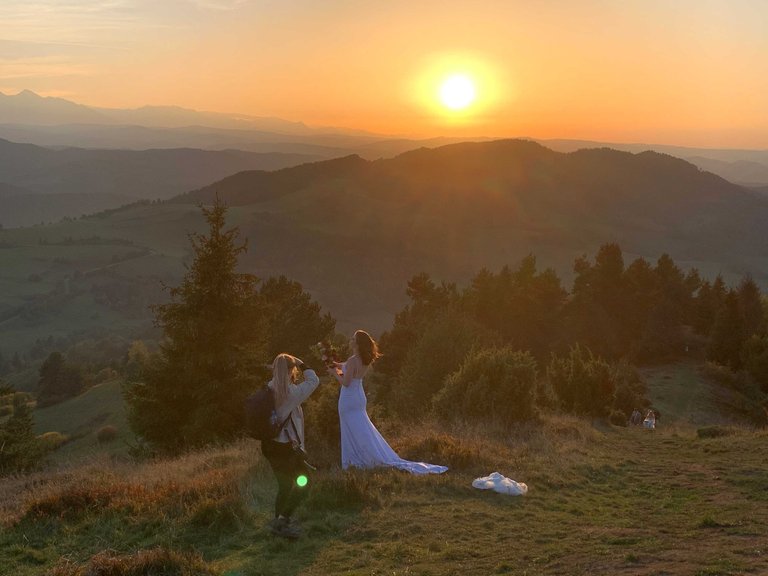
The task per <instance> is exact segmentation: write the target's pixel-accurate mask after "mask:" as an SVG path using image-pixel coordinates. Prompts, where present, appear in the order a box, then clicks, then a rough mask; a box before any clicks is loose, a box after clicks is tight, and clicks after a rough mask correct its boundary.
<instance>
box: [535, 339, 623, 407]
mask: <svg viewBox="0 0 768 576" xmlns="http://www.w3.org/2000/svg"><path fill="white" fill-rule="evenodd" d="M547 378H548V379H549V381H550V383H551V384H552V389H553V390H554V391H555V394H556V395H557V398H558V400H559V401H560V406H561V407H562V408H563V409H564V410H566V411H567V412H574V413H577V414H585V415H589V416H607V415H608V413H609V410H610V407H611V405H612V404H613V395H614V392H615V390H616V382H615V379H616V377H615V374H614V373H613V371H612V370H611V366H610V365H609V364H608V363H607V362H606V361H604V360H603V359H602V358H600V357H599V356H597V357H596V356H594V355H593V354H592V352H591V351H590V350H589V349H587V348H581V347H580V346H578V345H576V346H575V347H573V348H571V351H570V353H569V355H568V356H565V357H557V356H555V355H553V356H552V360H551V362H550V363H549V366H548V367H547Z"/></svg>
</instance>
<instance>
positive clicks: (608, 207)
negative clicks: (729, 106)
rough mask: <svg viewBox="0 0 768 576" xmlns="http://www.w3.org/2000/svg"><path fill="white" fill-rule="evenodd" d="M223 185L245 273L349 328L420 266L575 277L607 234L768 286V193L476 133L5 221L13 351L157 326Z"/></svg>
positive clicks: (451, 271) (666, 162)
mask: <svg viewBox="0 0 768 576" xmlns="http://www.w3.org/2000/svg"><path fill="white" fill-rule="evenodd" d="M2 190H3V189H2V188H0V194H3V192H2ZM11 192H13V189H11ZM217 194H218V195H219V197H220V198H221V199H223V201H224V202H226V203H227V204H229V205H230V211H229V216H228V223H229V224H230V225H237V226H238V227H239V228H240V231H241V236H242V237H246V238H248V244H249V251H248V252H247V253H246V254H244V255H243V257H242V259H241V268H242V269H243V270H247V271H250V272H253V273H255V274H256V275H257V276H259V277H262V278H265V277H268V276H273V275H277V274H286V275H288V276H289V277H291V278H294V279H296V280H298V281H300V282H301V283H302V284H303V285H304V287H305V288H306V289H307V290H309V291H310V292H311V293H312V295H313V296H314V297H315V298H317V299H318V301H319V302H320V303H321V304H322V305H323V306H324V307H325V309H327V310H328V311H330V312H331V313H332V314H333V315H334V316H335V317H336V318H337V319H338V321H339V328H340V329H341V330H349V329H352V328H355V327H365V328H369V329H370V330H372V331H374V332H375V333H379V332H380V331H382V330H385V329H387V328H388V327H390V326H391V322H392V319H393V317H394V314H395V313H396V312H397V311H398V310H399V309H400V308H401V307H402V306H403V304H404V303H405V301H406V296H405V288H406V283H407V281H408V279H409V278H411V277H412V276H413V275H414V274H417V273H420V272H427V273H429V274H431V275H433V277H435V278H437V279H440V280H449V281H457V282H465V281H466V280H467V279H469V278H470V277H471V276H473V275H474V274H476V273H477V271H478V270H480V269H481V268H482V267H487V268H490V269H494V270H497V269H498V268H499V267H501V266H503V265H505V264H511V265H516V264H517V263H518V262H519V261H520V259H521V258H523V257H524V256H526V255H527V254H530V253H532V254H534V255H536V257H537V259H538V262H539V265H540V266H541V267H552V268H554V269H555V270H556V271H557V273H558V274H559V275H560V276H561V278H562V279H563V280H564V282H565V283H566V285H567V284H568V283H569V282H570V279H571V274H572V266H573V261H574V259H575V258H576V257H578V256H580V255H583V254H588V255H593V254H594V253H595V251H596V250H597V249H598V247H599V246H600V245H601V244H604V243H606V242H617V243H619V245H620V246H621V247H622V249H623V250H624V252H625V259H626V261H627V262H629V261H630V260H631V259H633V258H635V257H637V256H643V257H645V258H648V259H649V260H652V261H654V260H655V259H656V258H658V256H660V255H661V254H662V253H665V252H666V253H669V254H670V255H671V256H672V258H673V259H674V260H675V261H676V263H678V265H680V266H682V267H685V268H688V267H696V268H698V269H699V270H700V271H701V273H702V274H703V275H704V276H706V277H709V278H713V277H714V276H715V275H716V274H718V273H722V274H723V275H724V276H725V279H726V281H727V282H730V283H733V282H736V281H737V280H738V279H739V278H740V277H741V275H743V274H745V273H750V274H752V276H753V277H754V278H755V280H756V281H757V282H758V283H759V284H760V285H761V287H762V288H763V289H766V288H768V236H766V234H765V232H764V231H765V228H766V224H768V198H766V197H765V196H763V195H761V194H759V193H756V192H752V191H749V190H747V189H745V188H743V187H740V186H737V185H734V184H732V183H730V182H727V181H726V180H724V179H722V178H720V177H718V176H716V175H713V174H711V173H708V172H704V171H702V170H700V169H699V168H697V167H696V166H694V165H692V164H690V163H688V162H685V161H683V160H680V159H678V158H675V157H672V156H669V155H665V154H659V153H656V152H642V153H638V154H632V153H629V152H621V151H616V150H611V149H592V150H580V151H577V152H571V153H561V152H556V151H553V150H550V149H548V148H545V147H543V146H541V145H539V144H536V143H534V142H531V141H523V140H501V141H493V142H481V143H463V144H455V145H449V146H443V147H440V148H436V149H426V148H425V149H419V150H414V151H410V152H407V153H404V154H401V155H399V156H397V157H395V158H392V159H381V160H376V161H369V160H365V159H363V158H360V157H359V156H347V157H343V158H338V159H333V160H328V161H319V162H314V163H308V164H303V165H300V166H295V167H290V168H284V169H280V170H276V171H270V172H267V171H244V172H240V173H238V174H235V175H233V176H229V177H227V178H224V179H222V180H221V181H218V182H216V183H214V184H211V185H208V186H203V187H201V188H197V189H196V190H192V191H189V192H187V193H184V194H182V195H179V196H176V197H174V198H173V199H171V200H169V201H166V202H162V203H153V204H147V205H134V206H130V207H125V208H122V209H118V210H113V211H110V212H105V213H101V214H95V215H92V216H88V217H84V218H82V219H79V220H77V221H70V222H61V223H58V224H55V225H50V226H44V227H37V228H35V229H18V230H5V231H0V270H1V271H2V272H1V273H0V284H2V286H3V287H4V289H3V291H0V324H2V328H3V329H2V330H0V349H4V350H6V351H7V350H14V349H23V347H24V346H26V345H31V343H32V342H34V339H35V338H36V337H40V336H42V337H47V336H46V335H47V334H57V335H62V337H63V335H71V336H72V335H77V337H85V336H84V335H87V334H91V333H93V332H94V331H98V330H102V331H109V333H114V334H117V333H123V332H125V331H128V330H129V329H130V330H134V331H135V330H137V329H138V327H141V326H149V325H150V317H149V312H148V311H147V305H148V304H151V303H153V302H158V301H160V300H161V299H162V298H163V297H164V296H163V293H162V291H160V289H159V280H160V279H163V280H164V281H165V282H167V283H169V284H171V285H173V284H174V283H176V282H178V281H179V279H180V277H181V275H182V274H183V271H184V268H183V265H182V264H183V263H184V262H188V261H189V241H188V238H187V234H188V233H189V232H193V231H196V232H201V231H204V230H205V225H204V221H203V219H202V216H201V214H200V211H199V209H198V208H197V204H198V203H201V202H202V203H207V202H210V201H212V199H213V198H214V197H215V196H216V195H217ZM0 201H2V196H0ZM31 279H34V281H32V280H31ZM72 337H74V336H72ZM25 343H26V344H25Z"/></svg>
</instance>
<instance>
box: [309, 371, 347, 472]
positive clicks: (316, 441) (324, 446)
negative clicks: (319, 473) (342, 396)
mask: <svg viewBox="0 0 768 576" xmlns="http://www.w3.org/2000/svg"><path fill="white" fill-rule="evenodd" d="M321 378H323V377H322V376H321ZM304 418H305V426H304V430H305V431H306V434H305V436H306V444H307V453H308V455H309V460H310V462H312V463H314V464H319V465H332V464H337V463H339V462H341V448H340V445H339V442H340V438H341V431H340V429H339V385H338V384H337V383H336V382H322V383H321V384H320V386H319V387H318V389H317V390H315V392H314V393H313V394H312V396H310V397H309V400H307V402H306V403H305V406H304Z"/></svg>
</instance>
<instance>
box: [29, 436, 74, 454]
mask: <svg viewBox="0 0 768 576" xmlns="http://www.w3.org/2000/svg"><path fill="white" fill-rule="evenodd" d="M37 439H38V440H39V441H40V445H41V446H42V447H43V449H44V450H45V451H46V452H53V451H54V450H58V449H59V448H61V447H62V446H63V445H64V444H66V443H67V442H69V436H65V435H64V434H62V433H61V432H46V433H45V434H41V435H40V436H38V437H37Z"/></svg>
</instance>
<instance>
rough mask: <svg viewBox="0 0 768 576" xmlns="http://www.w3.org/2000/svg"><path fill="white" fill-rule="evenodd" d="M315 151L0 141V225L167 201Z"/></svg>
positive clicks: (299, 159)
mask: <svg viewBox="0 0 768 576" xmlns="http://www.w3.org/2000/svg"><path fill="white" fill-rule="evenodd" d="M316 158H317V156H312V155H307V154H283V153H261V154H260V153H253V152H243V151H239V150H226V151H220V152H216V151H210V150H193V149H155V150H143V151H132V150H87V149H82V148H64V149H50V148H42V147H40V146H34V145H31V144H17V143H14V142H9V141H7V140H2V139H0V207H2V210H0V224H3V225H4V226H6V227H8V226H29V225H32V224H39V223H40V222H49V221H56V220H58V219H60V218H62V217H65V216H72V217H74V216H79V215H81V214H83V213H88V212H95V211H99V210H105V209H107V208H115V207H118V206H121V205H123V204H127V203H129V202H135V201H136V200H140V199H166V198H170V197H171V196H174V195H177V194H180V193H182V192H185V191H187V190H189V189H191V188H197V187H199V186H202V185H204V184H208V183H210V182H212V181H215V180H217V179H219V178H223V177H225V176H228V175H230V174H233V173H236V172H239V171H241V170H252V169H262V170H274V169H277V168H284V167H286V166H295V165H297V164H301V163H304V162H307V161H310V160H313V159H316Z"/></svg>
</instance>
